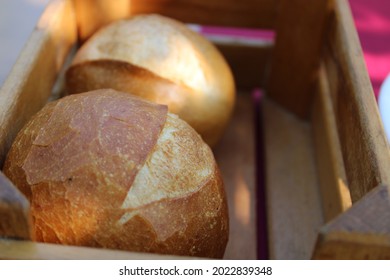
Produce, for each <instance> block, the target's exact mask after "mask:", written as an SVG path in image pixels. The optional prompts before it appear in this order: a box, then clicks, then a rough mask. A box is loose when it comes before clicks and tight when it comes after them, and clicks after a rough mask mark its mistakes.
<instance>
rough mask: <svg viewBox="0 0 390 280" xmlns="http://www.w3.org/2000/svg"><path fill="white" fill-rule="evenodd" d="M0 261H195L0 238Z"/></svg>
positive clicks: (169, 256) (168, 256)
mask: <svg viewBox="0 0 390 280" xmlns="http://www.w3.org/2000/svg"><path fill="white" fill-rule="evenodd" d="M0 259H11V260H180V259H195V258H185V257H180V256H171V255H158V254H146V253H135V252H126V251H119V250H109V249H97V248H88V247H77V246H63V245H57V244H48V243H39V242H31V241H17V240H11V239H1V238H0Z"/></svg>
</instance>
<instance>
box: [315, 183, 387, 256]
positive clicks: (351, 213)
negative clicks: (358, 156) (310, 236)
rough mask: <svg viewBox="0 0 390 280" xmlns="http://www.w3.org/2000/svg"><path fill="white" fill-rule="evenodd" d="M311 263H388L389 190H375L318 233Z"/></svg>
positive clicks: (384, 187) (378, 188)
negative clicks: (358, 260) (350, 260)
mask: <svg viewBox="0 0 390 280" xmlns="http://www.w3.org/2000/svg"><path fill="white" fill-rule="evenodd" d="M313 258H314V259H375V260H376V259H385V260H388V259H390V188H389V187H388V186H385V185H382V186H378V187H376V188H375V189H374V190H372V191H371V192H370V193H368V194H367V195H366V196H365V197H364V198H362V199H361V200H360V201H358V202H357V203H355V204H354V205H353V206H352V208H350V209H349V210H348V211H346V212H345V213H344V214H342V215H340V216H339V217H337V218H336V219H335V220H333V221H332V222H330V223H329V224H327V225H326V226H324V227H323V228H322V229H321V234H320V236H319V238H318V241H317V244H316V248H315V251H314V254H313Z"/></svg>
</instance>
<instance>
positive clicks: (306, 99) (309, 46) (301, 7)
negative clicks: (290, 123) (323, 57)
mask: <svg viewBox="0 0 390 280" xmlns="http://www.w3.org/2000/svg"><path fill="white" fill-rule="evenodd" d="M331 2H333V1H330V0H316V1H306V0H281V1H280V6H279V12H278V18H277V25H276V42H275V48H274V52H273V60H272V63H271V72H270V76H269V80H268V84H267V95H268V96H270V97H271V98H272V99H274V100H275V101H277V102H278V103H279V104H281V105H282V106H284V107H285V108H287V109H288V110H290V111H292V112H293V113H295V114H297V115H298V116H299V117H302V118H307V117H309V112H310V105H311V101H312V94H311V93H312V91H313V88H312V87H313V85H314V82H315V80H316V74H317V68H318V66H319V59H320V54H321V48H322V45H323V38H324V31H325V26H326V20H327V18H328V14H329V11H330V9H331Z"/></svg>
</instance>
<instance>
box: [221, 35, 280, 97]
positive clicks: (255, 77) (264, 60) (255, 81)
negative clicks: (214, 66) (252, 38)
mask: <svg viewBox="0 0 390 280" xmlns="http://www.w3.org/2000/svg"><path fill="white" fill-rule="evenodd" d="M217 47H218V49H219V50H220V51H221V52H222V54H223V55H224V57H225V58H226V60H227V62H228V63H229V66H230V67H231V69H232V71H233V76H234V79H235V82H236V86H237V88H239V89H241V90H242V89H248V90H249V89H253V88H256V87H264V83H265V78H266V75H267V71H268V68H269V64H270V60H271V53H272V48H273V45H264V46H251V45H248V44H236V43H230V44H217Z"/></svg>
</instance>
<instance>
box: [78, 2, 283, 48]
mask: <svg viewBox="0 0 390 280" xmlns="http://www.w3.org/2000/svg"><path fill="white" fill-rule="evenodd" d="M278 1H279V0H241V1H235V0H227V1H219V0H208V1H203V0H116V1H112V0H73V2H74V3H75V7H76V11H77V21H78V24H79V35H80V38H81V39H82V40H85V39H86V38H88V37H89V36H91V35H92V34H93V33H94V32H95V31H96V30H97V29H99V28H100V27H102V26H103V25H105V24H107V23H110V22H112V21H113V20H116V19H121V18H126V17H129V16H130V15H135V14H145V13H159V14H161V15H165V16H168V17H172V18H176V19H178V20H180V21H183V22H186V23H197V24H203V25H220V26H235V27H251V28H272V27H273V26H274V21H275V17H276V7H277V3H278Z"/></svg>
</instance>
